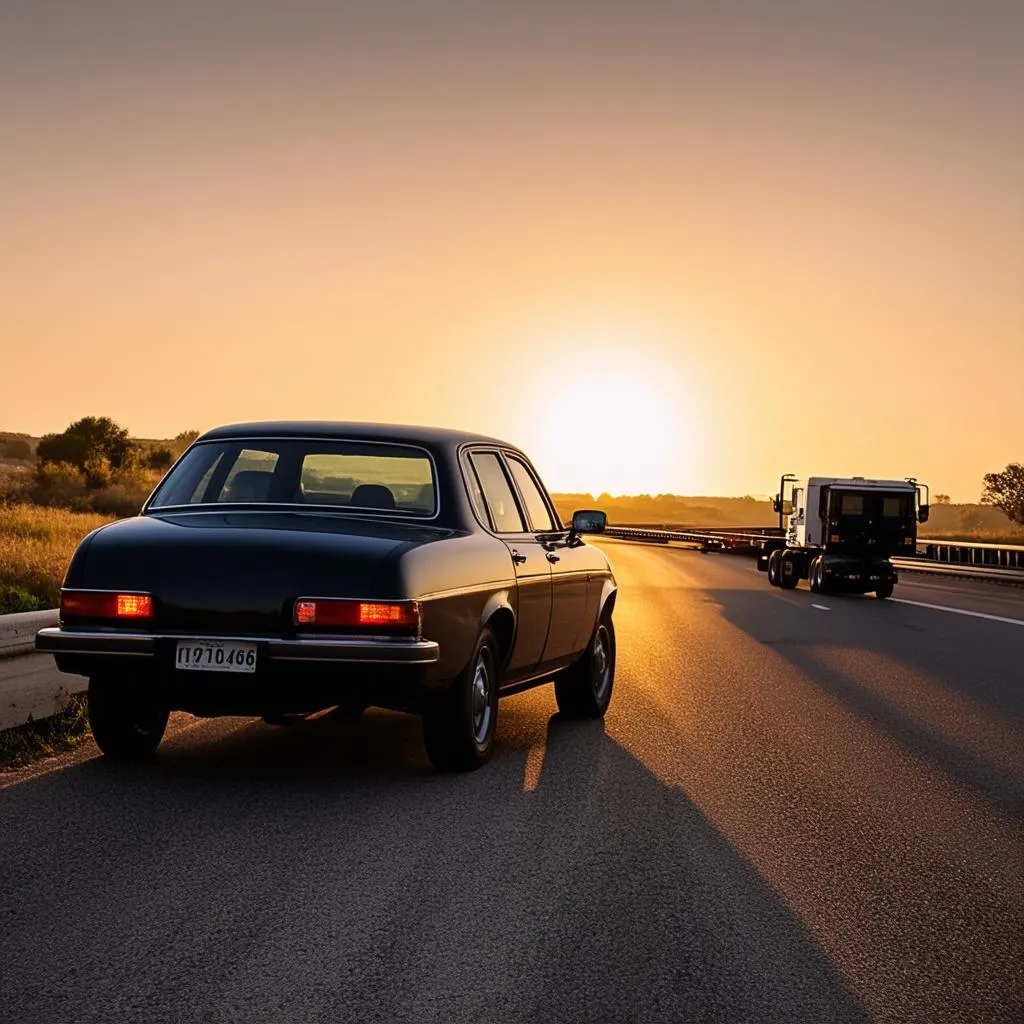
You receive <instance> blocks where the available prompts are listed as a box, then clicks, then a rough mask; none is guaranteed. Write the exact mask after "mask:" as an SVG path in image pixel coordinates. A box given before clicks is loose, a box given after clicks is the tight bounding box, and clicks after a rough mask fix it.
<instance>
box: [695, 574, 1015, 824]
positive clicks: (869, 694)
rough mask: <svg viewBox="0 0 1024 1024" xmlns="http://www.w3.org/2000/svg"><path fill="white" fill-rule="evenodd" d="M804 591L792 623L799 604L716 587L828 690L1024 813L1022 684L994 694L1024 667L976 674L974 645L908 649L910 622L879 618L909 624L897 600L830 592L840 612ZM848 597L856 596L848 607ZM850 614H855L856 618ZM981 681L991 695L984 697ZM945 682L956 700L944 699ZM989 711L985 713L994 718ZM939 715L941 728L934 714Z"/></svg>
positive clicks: (731, 608) (734, 617) (751, 631)
mask: <svg viewBox="0 0 1024 1024" xmlns="http://www.w3.org/2000/svg"><path fill="white" fill-rule="evenodd" d="M798 596H806V597H808V599H809V600H808V608H807V617H806V619H805V621H803V622H797V623H796V624H795V625H794V617H793V614H792V608H791V607H790V606H788V605H787V606H776V607H775V608H771V607H768V608H766V602H765V596H764V594H763V593H759V592H757V591H752V590H712V591H709V592H708V599H709V600H711V601H713V602H715V603H716V604H717V605H718V606H719V607H720V608H721V613H722V615H723V617H724V618H725V619H726V620H728V621H729V622H730V623H732V624H733V625H734V626H737V627H738V628H739V629H741V630H742V631H743V632H744V633H746V634H747V635H749V636H750V637H751V638H752V639H753V640H755V641H756V642H757V643H759V644H763V645H765V646H766V647H768V648H770V649H771V650H772V651H774V652H775V653H776V654H778V655H781V656H782V657H784V658H785V659H786V660H787V661H789V662H790V663H791V664H792V665H794V666H795V667H796V668H797V669H799V670H800V672H801V673H802V674H803V676H804V677H805V678H806V679H808V680H810V681H811V682H812V683H813V684H814V685H815V686H816V687H818V688H819V689H820V690H821V691H822V692H823V693H825V694H827V695H829V696H831V697H834V698H836V699H838V700H840V701H842V702H843V703H844V704H845V705H846V706H847V707H848V708H850V710H851V711H853V712H854V713H855V714H856V715H857V716H858V717H859V718H860V719H862V720H864V721H867V722H870V723H871V724H872V725H873V726H875V727H877V728H878V729H880V730H881V731H882V732H883V733H884V734H885V735H887V736H888V737H890V738H891V739H892V740H895V741H896V742H897V743H898V744H900V745H901V746H902V747H903V748H904V749H905V750H907V751H908V752H909V753H911V754H912V755H914V756H916V757H919V758H923V759H925V760H927V761H930V762H931V763H932V764H934V765H935V766H937V767H938V768H940V769H941V770H942V771H944V772H946V773H947V774H948V775H949V776H951V777H952V778H954V779H956V780H957V781H959V782H960V783H963V784H965V785H967V786H969V787H971V788H973V789H974V790H976V791H977V792H979V793H980V794H982V795H983V796H984V797H985V798H986V799H987V800H988V801H990V802H991V803H992V804H994V805H995V806H996V807H998V808H999V810H1000V811H1001V812H1003V813H1004V814H1006V815H1008V816H1009V817H1011V818H1013V819H1016V820H1018V821H1022V820H1024V774H1021V772H1020V771H1018V770H1016V769H1017V766H1018V765H1020V764H1021V763H1024V758H1022V757H1021V750H1020V747H1019V742H1018V741H1015V740H1014V739H1013V737H1014V736H1015V735H1019V734H1017V733H1016V727H1015V724H1014V723H1015V721H1016V720H1017V718H1018V716H1019V713H1020V708H1021V694H1020V693H1013V694H1012V695H1011V696H1010V697H1008V698H1007V700H1006V701H1005V702H1003V704H1002V705H1001V706H999V705H996V706H995V707H994V706H993V704H992V700H993V692H994V691H995V690H997V689H999V690H1005V691H1006V692H1007V693H1009V691H1010V690H1011V689H1020V688H1019V687H1017V686H1016V677H1015V674H1014V673H1015V672H1016V671H1019V670H1012V671H1011V670H1010V669H1009V668H1007V669H1006V671H1005V673H1003V672H1002V670H1001V669H999V675H1000V678H999V680H992V679H982V680H979V679H978V676H977V673H976V672H974V673H973V674H972V667H971V665H970V657H971V652H970V651H965V650H956V649H953V650H951V649H949V648H948V647H946V646H942V647H939V648H938V649H936V647H935V646H934V643H935V642H934V640H932V639H930V640H928V641H925V640H922V642H921V643H920V644H919V645H918V646H917V647H916V648H915V649H914V650H913V652H912V653H908V649H907V643H906V639H905V635H904V631H903V630H902V629H901V630H900V632H898V633H892V632H889V633H888V635H887V634H886V633H883V632H881V631H880V629H879V628H878V627H883V628H884V627H885V626H886V624H887V621H888V622H893V623H894V624H895V625H896V626H897V627H902V626H904V625H905V624H904V623H902V622H899V621H898V616H900V615H901V614H902V609H901V608H900V606H899V605H891V604H885V603H883V602H879V601H876V600H874V599H871V598H862V597H856V596H855V597H849V598H845V599H844V598H836V597H830V598H829V599H828V600H829V602H830V604H831V605H832V608H833V610H834V611H838V612H840V614H838V615H832V616H828V615H824V614H822V613H819V612H816V611H813V610H812V608H811V607H810V598H811V595H802V594H800V595H798ZM841 601H842V602H845V601H849V602H850V603H849V605H847V606H846V607H843V605H841V604H839V603H838V602H841ZM852 616H857V618H856V619H854V620H853V621H852V622H851V619H852ZM868 630H870V632H868ZM908 679H909V680H912V681H913V682H914V683H915V684H916V688H915V692H910V691H909V689H908V688H905V687H903V688H901V681H905V680H908ZM968 681H969V682H968ZM975 681H977V682H978V688H979V689H980V690H982V691H984V695H985V696H984V699H980V700H979V699H977V695H976V693H975V690H974V682H975ZM929 687H930V688H932V692H931V693H930V694H929V693H928V688H929ZM943 690H944V691H946V692H947V693H948V694H949V695H950V697H951V699H950V700H946V701H944V700H942V699H941V693H942V691H943ZM1022 692H1024V691H1022ZM929 697H930V698H931V699H929ZM915 702H917V703H915ZM971 705H973V706H974V707H978V708H981V709H983V711H982V712H980V713H979V714H978V715H976V716H974V721H973V722H972V723H968V721H967V720H966V717H965V715H963V714H962V713H961V712H962V710H963V709H964V708H967V707H970V706H971ZM936 707H938V708H939V709H940V710H939V711H936ZM943 707H944V708H945V709H946V710H945V711H944V712H943V711H942V710H941V709H942V708H943ZM982 716H987V722H986V723H983V722H982ZM939 718H941V719H942V720H941V728H939V727H936V724H933V723H936V722H937V721H938V720H939ZM985 724H987V725H988V726H989V728H988V729H987V730H986V729H985V727H984V726H985ZM1011 748H1015V749H1011Z"/></svg>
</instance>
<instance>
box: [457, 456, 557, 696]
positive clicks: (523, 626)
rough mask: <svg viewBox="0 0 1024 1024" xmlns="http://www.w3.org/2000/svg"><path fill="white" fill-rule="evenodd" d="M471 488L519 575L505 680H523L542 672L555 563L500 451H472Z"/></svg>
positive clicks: (470, 464)
mask: <svg viewBox="0 0 1024 1024" xmlns="http://www.w3.org/2000/svg"><path fill="white" fill-rule="evenodd" d="M468 461H469V465H468V467H467V469H468V472H469V473H470V474H472V477H473V479H471V480H470V490H471V491H473V490H474V489H475V488H474V485H475V487H476V488H478V489H479V492H478V494H477V495H475V496H474V500H475V501H479V500H480V498H482V499H483V502H484V505H485V509H484V513H485V515H486V516H487V520H488V525H489V526H490V529H491V530H492V531H493V532H494V533H495V534H497V536H498V537H499V538H500V539H501V540H502V541H503V542H504V543H505V545H506V547H507V548H508V550H509V558H510V559H511V561H512V565H513V569H514V571H515V576H516V592H517V607H516V631H515V639H514V641H513V645H512V653H511V655H510V657H509V661H508V664H507V666H506V669H505V681H506V682H514V681H515V680H516V679H525V678H526V677H528V676H530V675H532V674H533V673H534V672H536V671H538V669H539V666H540V664H541V659H542V658H543V656H544V648H545V645H546V644H547V638H548V626H549V624H550V619H551V563H550V562H549V561H548V559H547V551H546V550H545V548H544V545H542V544H541V543H540V541H539V540H538V539H537V537H536V536H535V535H534V534H532V533H531V532H530V531H529V529H528V525H527V521H526V518H525V516H524V514H523V510H522V508H521V507H520V504H519V501H518V499H517V496H516V494H515V491H514V489H513V486H512V481H511V480H510V478H509V476H508V473H507V471H506V468H505V464H504V462H503V461H502V458H501V456H500V454H499V453H498V452H497V451H489V450H474V451H472V452H470V453H469V456H468Z"/></svg>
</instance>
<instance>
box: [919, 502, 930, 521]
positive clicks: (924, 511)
mask: <svg viewBox="0 0 1024 1024" xmlns="http://www.w3.org/2000/svg"><path fill="white" fill-rule="evenodd" d="M929 511H930V509H929V508H928V506H927V505H922V506H921V507H920V508H919V509H918V510H917V521H918V522H919V523H927V522H928V514H929Z"/></svg>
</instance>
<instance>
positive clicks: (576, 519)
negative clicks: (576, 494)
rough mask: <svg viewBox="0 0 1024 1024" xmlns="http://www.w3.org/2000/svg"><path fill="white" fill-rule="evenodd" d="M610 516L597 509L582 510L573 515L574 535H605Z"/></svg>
mask: <svg viewBox="0 0 1024 1024" xmlns="http://www.w3.org/2000/svg"><path fill="white" fill-rule="evenodd" d="M607 525H608V516H607V515H606V514H605V513H604V512H599V511H598V510H597V509H582V510H580V511H579V512H573V514H572V532H573V533H604V528H605V527H606V526H607Z"/></svg>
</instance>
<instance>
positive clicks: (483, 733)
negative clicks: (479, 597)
mask: <svg viewBox="0 0 1024 1024" xmlns="http://www.w3.org/2000/svg"><path fill="white" fill-rule="evenodd" d="M497 650H498V645H497V643H496V641H495V639H494V634H493V633H492V632H491V631H490V629H484V630H483V632H482V633H481V634H480V636H479V638H478V639H477V642H476V647H475V648H474V650H473V657H472V658H470V659H469V664H468V665H467V666H466V668H465V669H463V671H462V672H461V673H460V674H459V676H458V678H457V679H456V680H455V681H454V682H453V683H452V685H451V686H450V687H449V688H448V690H447V692H446V693H445V694H444V696H443V697H442V698H440V700H439V702H438V704H437V705H436V706H435V707H432V708H430V710H428V711H427V712H426V714H424V716H423V744H424V746H425V747H426V748H427V757H429V758H430V763H431V764H432V765H433V766H434V767H435V768H436V769H437V770H438V771H441V772H471V771H473V770H474V769H476V768H479V767H480V765H482V764H483V763H484V761H486V760H487V759H488V758H489V757H490V756H491V753H492V751H493V750H494V733H495V728H496V726H497V722H498V669H497V658H496V654H497Z"/></svg>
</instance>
